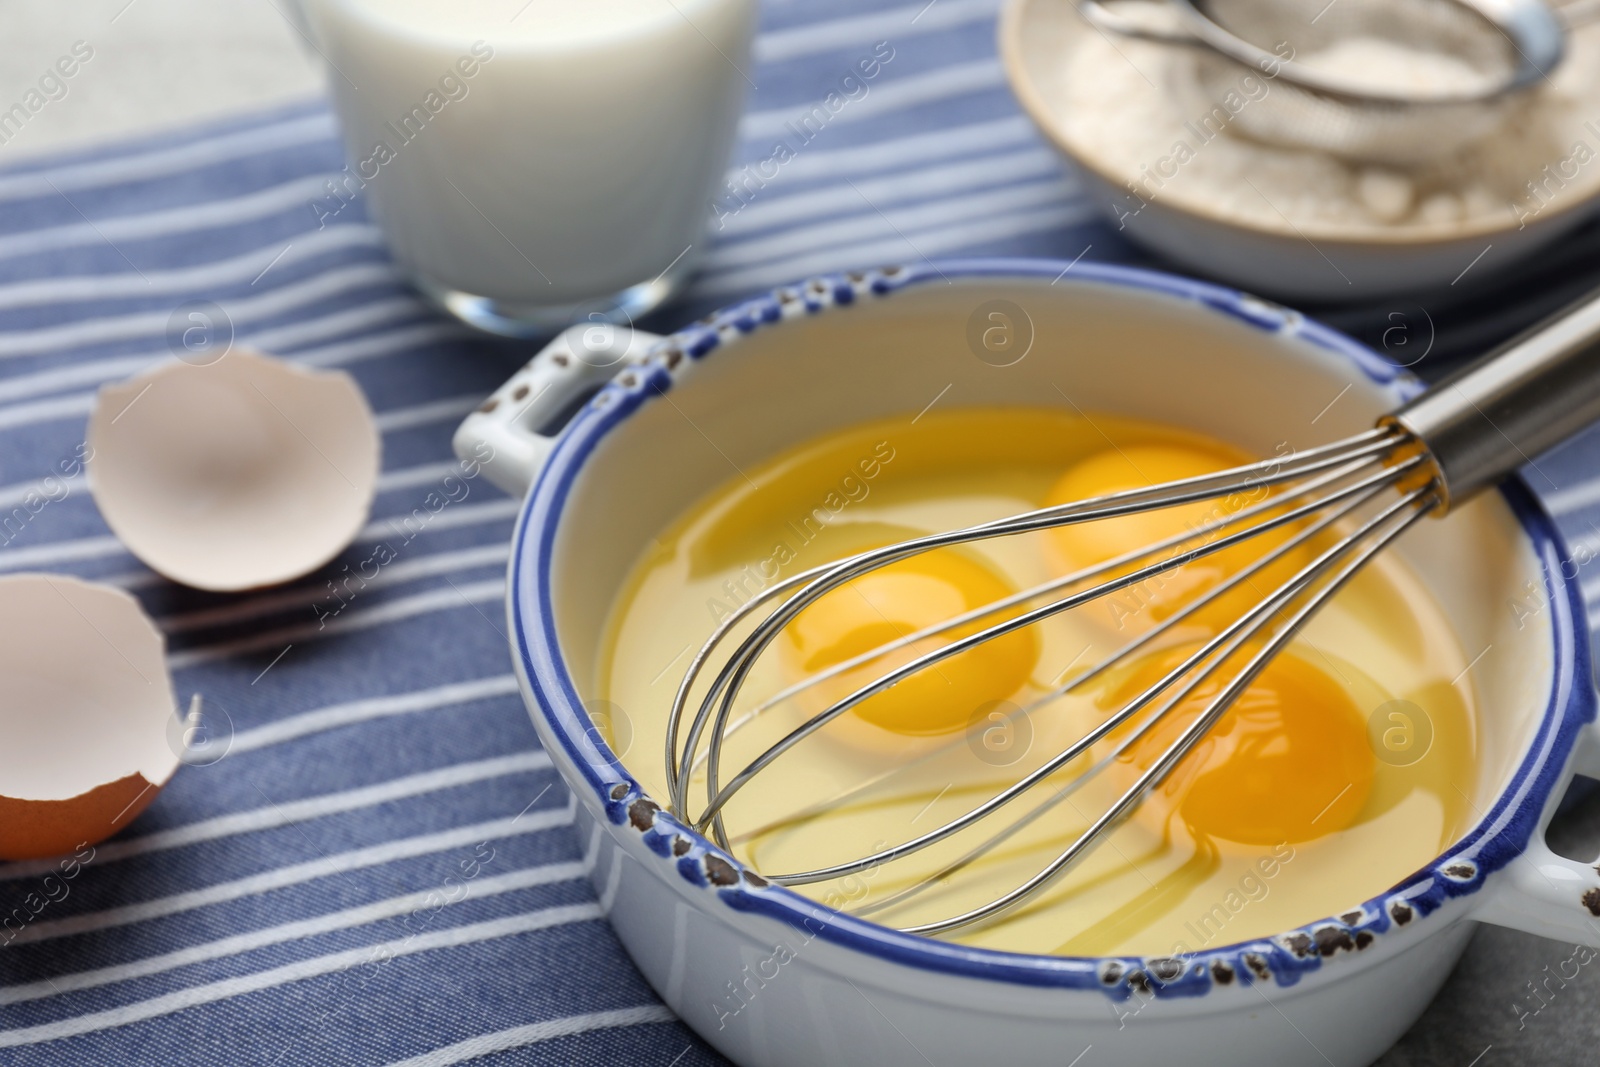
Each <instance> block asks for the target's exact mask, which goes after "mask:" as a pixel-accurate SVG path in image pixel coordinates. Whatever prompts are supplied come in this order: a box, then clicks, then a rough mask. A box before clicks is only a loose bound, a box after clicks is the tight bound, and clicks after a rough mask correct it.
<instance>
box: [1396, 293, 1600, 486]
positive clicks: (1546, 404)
mask: <svg viewBox="0 0 1600 1067" xmlns="http://www.w3.org/2000/svg"><path fill="white" fill-rule="evenodd" d="M1597 420H1600V295H1594V296H1589V297H1586V298H1584V299H1583V300H1582V301H1580V302H1579V303H1578V304H1576V305H1574V306H1573V307H1571V308H1568V309H1567V310H1564V311H1562V312H1560V313H1558V314H1557V315H1555V316H1554V317H1552V318H1551V319H1549V320H1546V321H1545V322H1543V323H1540V324H1539V325H1538V326H1535V327H1534V328H1533V329H1531V330H1529V331H1528V332H1527V333H1525V334H1523V335H1521V336H1520V337H1517V338H1514V339H1512V340H1511V341H1510V342H1508V343H1506V344H1505V345H1502V346H1501V347H1500V348H1498V349H1496V350H1495V351H1494V352H1493V353H1491V354H1490V355H1488V356H1486V357H1485V358H1484V359H1482V360H1480V361H1478V362H1476V363H1474V364H1473V365H1472V366H1470V367H1467V368H1465V369H1464V370H1462V371H1459V372H1457V373H1456V374H1454V375H1451V376H1450V377H1449V378H1446V379H1445V380H1444V381H1442V382H1440V383H1439V384H1438V385H1437V386H1435V387H1434V388H1432V389H1429V390H1428V391H1427V392H1426V393H1424V394H1422V395H1421V396H1419V397H1418V398H1417V399H1415V400H1413V401H1411V402H1410V403H1409V404H1406V405H1405V406H1404V407H1402V408H1400V409H1399V410H1397V411H1395V412H1393V413H1392V414H1390V415H1388V416H1386V417H1385V418H1384V419H1383V420H1382V421H1383V422H1384V423H1385V424H1395V425H1399V426H1401V427H1403V428H1404V429H1406V430H1408V431H1410V433H1411V434H1412V436H1414V437H1415V438H1416V439H1417V440H1418V441H1419V442H1421V443H1422V445H1423V446H1424V447H1426V448H1427V450H1428V453H1429V455H1430V456H1431V457H1432V459H1433V462H1434V466H1435V467H1436V469H1437V475H1438V478H1439V481H1440V482H1441V484H1442V485H1443V487H1444V492H1445V495H1446V499H1445V502H1444V508H1443V509H1441V510H1440V512H1439V513H1440V514H1442V513H1443V510H1447V509H1448V508H1450V507H1453V506H1454V505H1455V504H1458V503H1460V502H1462V501H1464V500H1466V499H1467V498H1469V497H1471V496H1472V495H1473V494H1475V493H1477V492H1479V491H1480V490H1483V489H1487V488H1488V487H1489V486H1491V485H1494V484H1496V483H1498V482H1500V481H1501V480H1502V479H1504V478H1506V477H1507V476H1509V475H1510V474H1511V473H1512V472H1513V471H1515V470H1516V469H1517V468H1518V467H1520V466H1522V465H1523V464H1525V463H1527V462H1529V461H1530V460H1532V459H1533V458H1534V457H1536V456H1538V455H1539V454H1540V453H1541V452H1544V451H1546V450H1547V449H1550V448H1553V447H1554V446H1556V445H1558V444H1560V443H1561V442H1562V441H1564V440H1566V439H1567V438H1569V437H1571V436H1572V435H1574V434H1576V433H1577V432H1578V431H1579V430H1582V429H1583V428H1584V427H1585V426H1588V425H1589V424H1590V423H1592V422H1595V421H1597Z"/></svg>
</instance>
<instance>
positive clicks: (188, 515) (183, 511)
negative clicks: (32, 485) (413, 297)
mask: <svg viewBox="0 0 1600 1067" xmlns="http://www.w3.org/2000/svg"><path fill="white" fill-rule="evenodd" d="M88 445H89V459H88V464H87V466H88V472H89V487H90V490H91V491H92V492H93V493H94V498H95V501H96V503H98V504H99V506H100V513H101V514H102V515H103V516H104V517H105V520H106V523H107V525H109V526H110V527H111V529H112V531H113V532H114V533H116V535H117V536H118V537H119V538H121V539H122V542H123V543H124V544H125V545H127V546H128V550H129V551H131V552H132V553H133V554H134V555H136V556H138V557H139V558H140V559H141V560H143V561H144V563H145V564H146V565H148V566H149V567H150V568H151V569H152V570H155V571H157V572H159V573H161V574H163V575H165V576H166V577H168V578H171V579H172V580H173V581H176V582H182V583H183V584H184V585H189V586H193V587H195V588H197V589H207V590H212V591H215V592H235V591H239V590H244V589H254V588H258V587H260V586H267V585H276V584H278V583H280V582H286V581H289V580H291V579H294V578H299V577H301V576H303V575H305V574H308V573H310V572H311V571H314V570H316V569H317V568H318V567H320V566H322V565H323V564H324V563H327V562H328V561H329V560H331V559H332V558H333V557H334V556H336V555H338V554H339V553H340V552H341V551H342V550H343V549H344V548H345V546H347V545H348V544H349V543H350V542H351V541H352V540H353V539H354V538H355V536H356V534H357V533H358V532H360V530H361V528H362V526H363V525H365V523H366V521H367V515H368V513H369V512H370V510H371V507H372V499H373V495H374V494H375V492H376V491H377V484H378V467H379V457H380V450H381V443H380V438H379V435H378V429H377V425H376V423H375V422H374V421H373V417H372V409H371V408H370V407H368V405H367V401H366V398H365V397H364V396H363V395H362V393H361V389H360V387H359V386H357V385H356V382H355V379H353V378H351V377H350V376H349V375H348V374H344V373H342V372H335V371H317V370H308V369H306V368H303V367H297V366H294V365H292V364H289V363H284V362H282V361H280V360H276V359H272V358H270V357H268V356H263V355H260V354H257V353H254V352H248V351H243V350H240V349H234V350H232V351H230V352H228V353H227V354H226V355H224V356H222V357H221V358H220V359H217V360H216V361H215V362H211V363H207V364H204V365H196V364H191V363H185V362H181V361H174V362H171V363H167V364H164V365H163V366H161V367H158V368H157V369H155V370H153V371H150V372H148V373H146V374H142V375H140V376H138V377H136V378H134V379H132V380H130V381H127V382H123V383H121V384H118V385H109V386H106V387H104V388H102V389H101V390H100V395H99V398H98V399H97V401H96V403H95V409H94V412H93V413H92V414H91V415H90V417H89V435H88Z"/></svg>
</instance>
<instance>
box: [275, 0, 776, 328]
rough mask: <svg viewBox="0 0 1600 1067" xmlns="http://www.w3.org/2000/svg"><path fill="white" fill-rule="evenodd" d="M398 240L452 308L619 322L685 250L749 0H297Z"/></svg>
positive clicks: (739, 55)
mask: <svg viewBox="0 0 1600 1067" xmlns="http://www.w3.org/2000/svg"><path fill="white" fill-rule="evenodd" d="M300 2H301V4H302V6H303V9H304V10H303V13H304V16H305V19H306V24H307V27H308V29H309V33H308V37H309V39H310V41H311V42H312V43H313V46H314V47H315V48H316V49H317V50H318V51H319V52H320V53H321V54H322V57H323V59H324V60H325V61H326V64H327V67H328V80H329V83H330V88H331V89H332V92H333V98H334V103H335V107H336V108H337V111H338V114H339V120H340V123H341V125H342V127H343V131H344V142H345V147H346V150H347V154H348V157H349V164H348V166H347V167H346V168H345V170H344V171H343V172H342V173H341V174H340V175H339V176H337V178H336V179H335V181H334V183H333V186H332V187H331V188H330V191H329V195H328V196H327V197H325V198H323V199H321V200H319V201H317V202H314V203H313V204H312V211H313V212H314V213H315V214H316V215H317V218H318V220H319V222H320V223H321V224H323V225H328V224H331V223H332V222H333V220H334V219H335V218H336V217H337V216H338V215H339V214H340V213H341V212H342V211H343V210H345V207H346V205H347V204H348V203H349V201H350V200H351V199H353V198H354V197H355V196H357V195H358V194H365V196H366V197H367V199H368V203H369V206H370V208H371V211H372V213H373V215H374V216H375V217H376V220H377V222H378V224H379V225H380V226H381V227H382V229H383V231H384V234H385V236H386V237H387V239H388V242H389V246H390V248H391V250H392V251H393V253H394V256H395V258H396V259H397V260H398V261H399V262H400V263H401V264H402V265H403V266H404V267H405V268H406V270H407V271H408V272H409V273H410V274H411V276H412V277H413V279H414V280H415V281H416V284H417V285H418V286H419V287H420V288H421V289H422V290H423V292H425V293H427V294H428V295H429V296H430V297H432V298H433V299H434V300H435V301H437V302H438V303H439V304H441V305H443V306H444V307H446V308H448V309H449V310H450V311H452V312H453V313H454V314H456V315H457V316H459V317H460V318H462V319H463V320H465V321H467V322H469V323H472V324H473V325H475V326H478V327H481V328H483V329H486V330H490V331H493V332H495V333H500V334H506V335H511V336H536V335H541V334H546V333H549V332H551V331H553V330H556V329H560V328H561V327H564V326H566V325H569V324H571V323H574V322H578V321H583V320H585V319H594V318H603V319H605V320H608V321H614V322H616V321H627V320H629V319H631V318H632V317H634V316H637V315H641V314H643V313H645V312H647V311H649V310H650V309H652V308H654V307H656V306H658V305H659V304H661V303H662V302H663V301H665V300H666V299H668V298H669V297H670V296H672V295H673V294H674V293H676V292H677V291H678V290H679V289H680V288H681V287H682V286H683V284H684V282H685V281H686V279H687V278H688V276H689V274H690V273H691V271H692V270H693V268H694V264H695V261H696V259H697V258H698V256H697V253H698V252H699V251H700V249H701V245H702V242H703V236H704V229H705V224H706V222H707V219H708V217H709V214H710V204H711V201H712V199H713V197H714V196H715V192H716V190H717V188H718V187H719V185H720V182H721V179H722V175H723V173H724V171H725V169H726V167H727V164H728V158H729V155H730V153H731V151H732V147H733V141H734V136H735V132H736V128H737V125H738V120H739V115H740V111H741V107H742V103H743V98H744V90H745V87H746V84H747V81H748V77H747V71H748V69H749V56H750V41H751V37H752V35H753V32H754V26H755V19H756V4H755V0H300Z"/></svg>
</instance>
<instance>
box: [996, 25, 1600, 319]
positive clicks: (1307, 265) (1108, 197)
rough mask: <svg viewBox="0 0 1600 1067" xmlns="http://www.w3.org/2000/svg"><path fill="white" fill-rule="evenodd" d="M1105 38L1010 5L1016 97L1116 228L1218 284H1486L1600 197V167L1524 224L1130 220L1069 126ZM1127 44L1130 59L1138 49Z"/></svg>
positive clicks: (1175, 215)
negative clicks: (1086, 58)
mask: <svg viewBox="0 0 1600 1067" xmlns="http://www.w3.org/2000/svg"><path fill="white" fill-rule="evenodd" d="M1097 32H1099V31H1097V30H1096V29H1094V28H1093V27H1091V26H1090V25H1089V24H1088V23H1086V22H1084V21H1083V19H1082V18H1081V17H1080V16H1079V15H1078V13H1077V10H1076V7H1075V6H1074V4H1073V3H1072V2H1071V0H1010V2H1009V3H1008V4H1007V5H1006V8H1005V11H1004V14H1003V15H1002V16H1001V20H1000V53H1001V56H1002V58H1003V59H1004V62H1005V68H1006V75H1007V77H1008V78H1009V79H1010V82H1011V88H1012V91H1013V92H1015V93H1016V95H1017V99H1018V100H1019V101H1021V103H1022V106H1023V108H1024V109H1025V110H1026V111H1027V112H1028V115H1029V116H1030V117H1031V118H1032V119H1033V121H1034V123H1035V124H1036V125H1037V126H1038V127H1039V129H1040V131H1041V132H1042V133H1043V134H1044V135H1045V137H1047V138H1048V139H1049V140H1050V142H1051V143H1052V144H1054V145H1055V146H1056V147H1057V148H1058V149H1060V151H1061V152H1062V153H1063V154H1064V155H1065V156H1066V157H1067V159H1068V160H1069V161H1070V162H1071V163H1072V165H1073V167H1074V168H1075V169H1076V171H1077V173H1078V175H1079V176H1080V178H1081V180H1082V182H1083V185H1084V187H1085V191H1086V192H1087V193H1088V194H1089V196H1090V197H1091V198H1092V199H1093V200H1094V201H1095V202H1096V203H1097V204H1098V205H1099V206H1100V208H1101V209H1102V210H1104V211H1105V212H1106V213H1107V214H1108V215H1109V216H1110V218H1111V221H1112V223H1113V224H1114V225H1117V226H1119V227H1120V228H1122V229H1123V231H1124V232H1125V233H1126V234H1127V235H1128V236H1129V237H1131V238H1133V239H1134V240H1136V241H1138V242H1140V243H1141V244H1144V245H1146V246H1148V247H1149V248H1151V249H1153V250H1155V251H1156V252H1159V253H1161V254H1163V255H1165V256H1167V257H1169V258H1171V259H1172V260H1174V261H1176V262H1178V263H1182V264H1184V265H1185V266H1187V267H1189V268H1191V269H1193V270H1195V271H1198V272H1200V273H1202V274H1205V275H1208V276H1210V277H1212V278H1216V279H1219V280H1222V281H1225V282H1229V283H1231V284H1234V285H1238V286H1241V287H1243V288H1246V289H1250V290H1253V291H1255V292H1261V293H1267V294H1271V295H1276V296H1283V297H1289V298H1294V299H1298V300H1349V299H1361V298H1368V297H1374V296H1383V295H1388V294H1392V293H1401V292H1407V291H1415V290H1421V289H1429V288H1441V287H1448V286H1449V285H1451V284H1452V283H1453V282H1454V281H1455V279H1457V278H1458V277H1460V276H1461V275H1462V274H1463V273H1464V272H1465V271H1466V270H1467V269H1468V268H1469V267H1470V268H1471V269H1472V270H1473V271H1474V272H1475V273H1476V274H1477V275H1478V278H1481V277H1482V276H1484V275H1487V274H1489V273H1491V272H1493V271H1503V270H1505V269H1506V268H1508V267H1510V266H1512V265H1513V264H1515V263H1517V262H1520V261H1522V260H1524V259H1526V258H1527V257H1528V256H1529V255H1531V254H1533V253H1534V252H1536V251H1538V250H1539V249H1540V248H1543V247H1545V246H1546V245H1548V244H1550V243H1551V242H1552V241H1554V240H1555V239H1556V238H1558V237H1560V236H1561V235H1562V234H1565V233H1567V232H1568V231H1570V230H1572V229H1573V228H1575V227H1576V226H1578V225H1579V224H1580V223H1582V222H1584V221H1585V220H1587V219H1588V218H1589V217H1590V216H1591V215H1592V214H1593V212H1594V210H1595V206H1596V203H1597V200H1600V166H1589V167H1586V168H1581V169H1579V170H1578V173H1577V176H1576V177H1575V178H1573V179H1572V181H1571V182H1570V183H1569V188H1568V189H1566V190H1564V191H1563V196H1564V197H1565V198H1566V199H1565V200H1564V202H1560V203H1557V204H1552V205H1551V206H1549V207H1547V208H1545V209H1544V210H1542V211H1539V212H1538V213H1537V215H1535V216H1534V217H1532V218H1531V219H1528V220H1526V224H1525V225H1524V224H1522V222H1519V219H1518V218H1517V216H1516V214H1515V213H1514V212H1513V210H1512V208H1511V206H1510V205H1509V204H1508V205H1507V208H1506V211H1505V213H1504V215H1495V216H1493V217H1490V218H1477V219H1469V220H1467V221H1464V222H1459V223H1439V224H1432V225H1428V224H1422V223H1408V224H1404V225H1400V226H1393V227H1383V226H1378V225H1368V226H1349V225H1341V226H1335V225H1330V224H1328V223H1322V224H1313V223H1311V222H1309V221H1308V222H1291V221H1290V220H1289V219H1288V218H1282V219H1281V222H1277V223H1272V222H1257V221H1252V220H1243V219H1240V218H1237V217H1230V216H1229V215H1227V214H1225V213H1223V212H1222V211H1220V210H1218V211H1205V210H1199V209H1196V208H1195V207H1194V206H1193V204H1192V201H1189V202H1185V203H1183V204H1179V203H1176V202H1175V201H1174V200H1173V199H1170V198H1167V199H1163V198H1161V197H1159V196H1157V197H1156V198H1155V199H1151V200H1147V201H1146V202H1145V204H1144V206H1143V207H1142V208H1141V209H1140V210H1139V211H1138V212H1137V214H1133V213H1130V212H1129V209H1130V208H1131V207H1135V206H1138V201H1135V200H1133V199H1131V198H1129V197H1128V195H1127V182H1128V179H1129V177H1131V176H1130V175H1124V174H1118V173H1117V172H1115V171H1114V170H1112V169H1111V168H1110V167H1109V166H1108V165H1107V164H1106V163H1105V162H1104V161H1101V160H1097V159H1095V158H1092V157H1091V156H1090V155H1089V153H1088V152H1087V151H1086V150H1085V146H1083V145H1081V144H1076V143H1074V142H1073V140H1072V137H1071V134H1070V133H1069V131H1068V129H1067V126H1066V124H1065V123H1063V122H1062V116H1063V115H1064V114H1065V109H1066V103H1065V96H1066V93H1065V91H1064V89H1065V78H1064V77H1063V72H1064V71H1065V70H1066V64H1067V62H1068V58H1069V57H1070V56H1071V54H1072V53H1073V51H1074V49H1075V47H1076V46H1077V43H1078V41H1079V40H1081V39H1082V38H1083V36H1084V35H1086V34H1092V33H1097ZM1118 45H1119V47H1121V48H1124V50H1125V51H1132V50H1134V49H1137V47H1138V46H1139V45H1140V42H1118ZM1125 46H1131V47H1125ZM1146 47H1149V46H1146ZM1223 136H1228V135H1227V134H1224V135H1223ZM1569 147H1570V146H1569ZM1591 147H1594V146H1592V145H1591ZM1153 162H1154V161H1152V163H1153ZM1546 162H1550V163H1554V162H1556V161H1555V160H1539V161H1531V160H1530V161H1529V164H1528V169H1529V172H1530V173H1529V177H1530V178H1533V177H1536V176H1537V173H1536V172H1538V170H1539V167H1540V166H1542V165H1543V164H1544V163H1546ZM1480 257H1481V258H1480ZM1474 280H1478V279H1477V278H1475V279H1474Z"/></svg>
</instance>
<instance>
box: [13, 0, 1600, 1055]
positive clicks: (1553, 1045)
mask: <svg viewBox="0 0 1600 1067" xmlns="http://www.w3.org/2000/svg"><path fill="white" fill-rule="evenodd" d="M290 2H292V0H72V3H71V4H70V5H69V4H67V3H63V2H62V0H0V28H3V32H0V98H4V99H10V98H13V97H15V96H17V95H19V94H20V93H21V92H23V91H25V90H26V89H27V87H29V86H30V85H31V84H32V83H33V82H34V81H35V80H36V79H37V78H38V76H39V74H40V73H41V72H43V71H44V70H45V69H46V68H47V67H48V66H49V64H50V63H51V62H52V61H53V60H54V59H55V57H56V56H57V55H59V54H61V53H62V52H63V51H64V50H65V49H66V48H67V47H69V46H70V45H71V44H72V43H73V42H75V41H78V40H84V41H87V42H89V43H90V44H91V45H92V46H93V47H94V48H95V53H96V55H95V59H96V62H95V64H94V67H93V68H92V73H91V76H89V77H83V78H78V79H75V80H74V81H73V82H72V84H71V89H70V92H69V94H68V96H67V97H66V98H65V99H63V100H61V101H59V102H57V103H56V104H55V105H53V106H52V108H51V110H50V112H49V114H48V119H49V121H47V122H33V123H30V124H29V125H28V126H27V127H26V128H25V129H24V130H23V131H22V132H21V133H20V134H18V135H17V136H16V137H14V138H12V139H11V140H10V141H9V142H7V143H5V144H4V145H0V166H3V165H5V164H6V163H8V162H14V161H20V160H23V159H26V158H28V157H30V156H36V155H39V154H48V153H51V152H55V151H61V150H65V149H69V148H73V147H79V146H83V145H88V144H92V143H94V142H95V141H97V140H101V139H104V138H124V137H136V136H138V135H139V134H140V133H141V132H154V131H157V130H161V129H167V128H171V127H176V126H182V125H184V124H186V123H191V122H195V121H200V120H203V119H207V118H214V117H219V116H224V115H226V114H228V113H230V112H237V111H244V110H253V109H257V108H264V107H269V106H271V105H273V104H275V103H281V102H284V101H287V100H292V99H295V98H304V97H307V96H312V95H315V94H318V93H320V92H321V91H322V87H323V82H322V75H321V72H320V70H319V68H318V67H317V65H316V62H315V56H314V55H313V54H312V53H311V52H310V51H309V50H308V49H307V48H306V46H305V44H304V43H303V42H302V41H301V40H300V38H299V33H298V31H297V30H296V29H295V28H294V26H293V24H292V23H291V21H290V18H289V15H288V6H287V5H288V4H289V3H290ZM1550 844H1551V846H1552V847H1553V848H1555V849H1556V851H1558V852H1560V853H1562V854H1563V855H1569V856H1572V857H1574V858H1579V859H1592V858H1593V857H1595V856H1596V855H1600V791H1596V792H1595V793H1594V794H1592V795H1591V796H1589V797H1588V798H1587V799H1586V800H1584V801H1583V802H1582V803H1579V804H1576V805H1574V806H1572V807H1571V809H1570V810H1568V811H1566V812H1564V813H1563V814H1562V815H1561V816H1559V817H1558V819H1557V821H1556V823H1555V824H1554V825H1553V826H1552V829H1551V834H1550ZM1586 958H1587V953H1583V954H1576V955H1575V946H1573V945H1568V944H1562V943H1560V942H1555V941H1547V940H1544V939H1541V938H1536V937H1531V936H1528V935H1525V934H1520V933H1516V932H1513V931H1509V930H1503V929H1499V928H1496V927H1483V928H1481V929H1480V930H1479V931H1478V933H1477V935H1476V936H1475V937H1474V939H1473V941H1472V943H1471V945H1470V947H1469V948H1468V949H1467V952H1466V955H1465V956H1464V957H1463V959H1462V961H1461V963H1460V965H1459V966H1458V967H1457V968H1456V969H1455V971H1454V972H1453V973H1452V974H1451V975H1450V978H1449V980H1448V981H1447V982H1446V983H1445V985H1444V988H1443V990H1442V991H1441V992H1440V994H1439V996H1438V997H1437V998H1436V999H1435V1000H1434V1002H1433V1003H1432V1005H1431V1006H1430V1007H1429V1008H1428V1010H1427V1012H1426V1014H1424V1015H1423V1017H1422V1019H1421V1020H1420V1021H1419V1022H1418V1023H1417V1024H1416V1026H1414V1027H1413V1028H1412V1029H1411V1031H1410V1032H1409V1033H1407V1034H1406V1036H1405V1037H1404V1038H1403V1039H1402V1040H1401V1041H1400V1043H1399V1044H1397V1045H1396V1046H1395V1047H1394V1048H1393V1049H1391V1050H1390V1051H1389V1052H1388V1053H1387V1054H1385V1055H1384V1056H1383V1058H1382V1059H1380V1060H1379V1061H1378V1063H1379V1065H1380V1067H1498V1065H1501V1064H1539V1065H1548V1067H1592V1065H1596V1064H1600V955H1597V956H1596V957H1595V958H1594V959H1593V960H1592V962H1589V963H1587V964H1583V965H1581V966H1578V973H1577V975H1576V977H1573V978H1570V979H1562V978H1560V977H1559V974H1558V972H1561V971H1564V972H1565V973H1566V974H1571V973H1572V970H1573V966H1574V965H1575V964H1577V963H1579V962H1581V961H1583V960H1585V959H1586ZM1567 961H1573V962H1572V963H1568V962H1567ZM1552 976H1554V977H1552ZM1536 987H1537V988H1538V990H1540V994H1536V993H1535V988H1536ZM1351 1025H1356V1026H1359V1025H1361V1024H1360V1021H1359V1020H1352V1022H1351Z"/></svg>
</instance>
